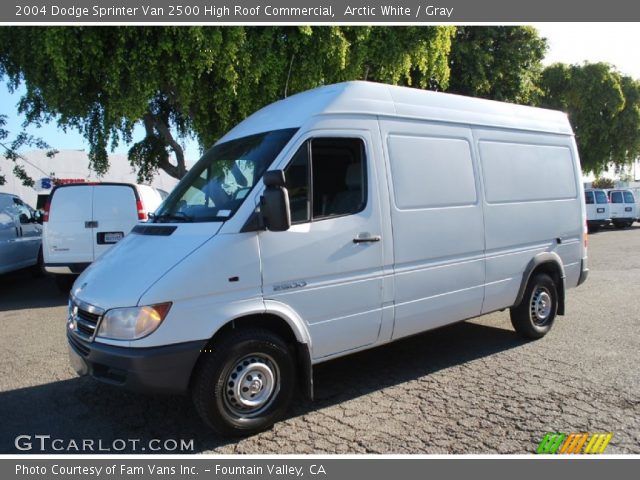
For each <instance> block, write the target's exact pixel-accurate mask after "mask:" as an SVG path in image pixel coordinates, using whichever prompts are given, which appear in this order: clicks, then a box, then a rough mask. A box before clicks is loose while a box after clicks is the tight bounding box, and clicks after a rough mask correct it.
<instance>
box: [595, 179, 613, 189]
mask: <svg viewBox="0 0 640 480" xmlns="http://www.w3.org/2000/svg"><path fill="white" fill-rule="evenodd" d="M614 186H615V184H614V182H613V180H612V179H610V178H607V177H598V178H596V179H595V180H594V181H593V182H591V187H593V188H613V187H614Z"/></svg>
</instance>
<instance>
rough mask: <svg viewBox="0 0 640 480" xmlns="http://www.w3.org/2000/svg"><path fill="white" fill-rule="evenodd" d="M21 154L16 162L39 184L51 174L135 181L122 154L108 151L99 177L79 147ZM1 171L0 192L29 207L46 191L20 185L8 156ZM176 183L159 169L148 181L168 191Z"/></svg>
mask: <svg viewBox="0 0 640 480" xmlns="http://www.w3.org/2000/svg"><path fill="white" fill-rule="evenodd" d="M22 156H23V157H24V158H25V160H21V159H18V160H17V163H19V164H20V165H21V166H22V167H24V169H25V170H26V171H27V173H28V174H29V176H30V177H31V178H33V179H34V180H35V181H36V184H38V185H39V184H40V182H39V180H40V179H42V178H47V177H52V176H53V177H55V178H59V179H85V180H87V181H103V182H124V183H137V178H136V174H135V173H134V172H133V170H132V167H131V165H129V160H128V159H127V157H126V156H125V155H110V156H109V163H110V168H109V171H108V172H107V173H106V174H105V175H104V176H102V177H98V176H97V175H96V173H95V172H93V171H91V170H89V157H88V156H87V153H86V152H84V151H82V150H61V151H60V152H59V153H58V154H56V156H55V157H53V158H47V156H46V152H45V151H44V150H34V151H30V152H26V153H22ZM189 166H191V165H188V167H189ZM0 171H1V172H2V175H4V176H5V178H6V180H7V182H6V183H5V184H4V185H0V192H7V193H13V194H16V195H18V196H20V198H22V199H23V200H24V201H25V202H26V203H28V204H29V205H31V206H32V207H35V206H36V201H37V197H38V194H39V193H47V192H48V190H46V189H44V190H43V189H42V188H40V187H39V186H38V185H36V187H33V188H32V187H25V186H24V185H22V182H21V181H20V180H19V179H18V178H16V176H15V175H14V174H13V162H11V161H10V160H7V159H5V158H2V159H0ZM177 183H178V180H176V179H175V178H173V177H171V176H169V175H167V174H166V173H165V172H164V171H160V172H158V173H157V174H156V175H155V177H154V178H153V181H152V182H151V184H150V185H152V186H154V187H156V188H160V189H162V190H165V191H167V192H170V191H171V190H172V189H173V187H175V185H176V184H177Z"/></svg>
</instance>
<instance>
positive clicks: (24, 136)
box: [0, 114, 58, 187]
mask: <svg viewBox="0 0 640 480" xmlns="http://www.w3.org/2000/svg"><path fill="white" fill-rule="evenodd" d="M6 125H7V116H6V115H3V114H0V149H1V150H0V153H2V158H4V159H5V160H9V161H11V162H13V174H14V175H15V176H16V178H18V179H19V180H20V181H21V182H22V184H23V185H25V186H27V187H33V186H34V185H35V182H34V181H33V179H32V178H31V177H30V176H29V174H28V173H27V171H26V170H25V169H24V167H23V166H22V165H20V164H19V163H17V160H18V159H23V157H22V155H20V150H21V149H23V148H25V147H32V148H38V149H42V150H46V151H47V152H46V155H47V157H49V158H52V157H53V156H55V155H56V154H57V153H58V152H57V150H54V149H53V148H51V147H50V146H49V144H47V142H45V141H44V140H42V139H41V138H39V137H36V136H34V135H30V134H28V133H27V132H25V131H24V130H22V131H21V132H19V133H18V134H17V135H16V136H15V137H14V138H13V139H10V135H11V134H10V132H9V130H7V129H6ZM23 160H24V159H23ZM6 181H7V179H6V177H5V176H4V175H2V174H0V185H4V184H5V183H6Z"/></svg>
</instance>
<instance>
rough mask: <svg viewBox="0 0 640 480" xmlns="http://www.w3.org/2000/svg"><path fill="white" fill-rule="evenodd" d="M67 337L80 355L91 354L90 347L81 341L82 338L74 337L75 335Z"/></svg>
mask: <svg viewBox="0 0 640 480" xmlns="http://www.w3.org/2000/svg"><path fill="white" fill-rule="evenodd" d="M67 339H68V340H69V343H70V344H71V347H72V348H73V349H74V350H75V351H76V352H78V353H79V354H80V355H82V356H83V357H86V356H87V355H89V348H88V347H87V346H86V345H84V344H83V343H82V342H80V340H78V339H77V338H74V336H73V335H67Z"/></svg>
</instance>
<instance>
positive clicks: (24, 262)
mask: <svg viewBox="0 0 640 480" xmlns="http://www.w3.org/2000/svg"><path fill="white" fill-rule="evenodd" d="M27 267H35V268H34V272H36V273H39V272H40V269H41V268H42V226H41V225H40V224H39V223H38V215H37V212H35V211H34V210H33V208H31V207H30V206H29V205H27V204H26V203H24V202H23V201H22V200H21V199H20V197H18V196H16V195H12V194H9V193H0V274H2V273H7V272H11V271H13V270H19V269H21V268H27Z"/></svg>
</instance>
